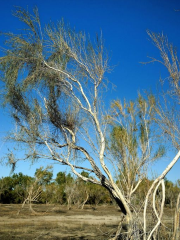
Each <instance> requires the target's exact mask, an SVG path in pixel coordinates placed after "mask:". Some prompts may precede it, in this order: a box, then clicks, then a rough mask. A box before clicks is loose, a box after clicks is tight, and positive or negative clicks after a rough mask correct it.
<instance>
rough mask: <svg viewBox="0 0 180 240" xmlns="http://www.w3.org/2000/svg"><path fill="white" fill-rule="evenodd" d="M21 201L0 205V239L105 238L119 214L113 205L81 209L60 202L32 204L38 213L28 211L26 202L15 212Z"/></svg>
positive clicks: (64, 239)
mask: <svg viewBox="0 0 180 240" xmlns="http://www.w3.org/2000/svg"><path fill="white" fill-rule="evenodd" d="M20 208H21V205H16V204H7V205H6V204H1V205H0V239H1V240H11V239H13V240H17V239H19V240H20V239H21V240H38V239H39V240H40V239H51V240H52V239H54V240H55V239H56V240H60V239H63V240H69V239H76V240H77V239H81V240H82V239H83V240H86V239H87V240H89V239H98V240H101V239H102V240H104V239H108V238H109V236H110V235H112V234H113V233H114V232H115V230H116V228H117V226H118V223H119V220H120V218H121V212H120V211H119V210H118V209H117V208H116V207H114V206H98V207H97V208H96V209H95V208H93V207H92V206H85V207H84V209H83V210H81V209H76V208H72V209H71V210H67V207H66V206H60V205H56V206H54V205H40V204H37V205H33V209H34V210H35V211H36V212H37V213H38V215H35V214H32V213H31V212H30V211H29V208H28V205H25V207H24V208H23V209H22V210H21V212H20V213H19V215H17V212H18V210H19V209H20Z"/></svg>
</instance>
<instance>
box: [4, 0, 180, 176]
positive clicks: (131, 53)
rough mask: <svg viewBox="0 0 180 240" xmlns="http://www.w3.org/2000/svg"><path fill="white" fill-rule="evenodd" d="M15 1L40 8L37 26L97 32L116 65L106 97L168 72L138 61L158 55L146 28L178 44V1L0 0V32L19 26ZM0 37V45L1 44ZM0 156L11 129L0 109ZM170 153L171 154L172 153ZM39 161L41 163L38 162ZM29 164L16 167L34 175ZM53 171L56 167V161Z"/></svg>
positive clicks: (150, 85) (128, 92)
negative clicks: (61, 24) (62, 23)
mask: <svg viewBox="0 0 180 240" xmlns="http://www.w3.org/2000/svg"><path fill="white" fill-rule="evenodd" d="M14 6H21V7H23V8H27V7H28V9H29V10H30V11H31V10H32V8H33V7H34V6H37V7H38V9H39V14H40V18H41V23H42V25H44V24H46V23H49V22H50V21H52V22H57V21H58V20H60V19H61V18H64V20H65V22H67V23H69V24H70V26H71V27H72V28H73V27H75V29H76V30H77V31H79V30H82V31H85V32H86V33H89V34H90V36H91V38H92V39H93V37H95V34H96V33H100V31H102V33H103V38H104V40H105V47H106V48H107V49H108V52H109V56H110V59H111V60H110V65H111V66H115V68H114V69H113V71H112V72H111V73H110V74H109V75H108V78H109V80H110V81H111V82H112V83H114V84H115V85H116V86H117V88H116V90H115V91H114V90H111V89H110V91H109V93H108V99H109V101H110V99H116V98H119V99H123V98H127V99H135V98H136V97H137V92H138V91H142V90H145V89H148V90H149V89H151V90H152V91H154V92H155V90H156V84H157V83H158V80H159V78H160V76H161V77H165V76H168V73H167V72H166V71H165V69H164V68H163V67H162V66H161V65H160V64H158V63H154V64H147V65H142V64H141V63H140V62H146V61H148V58H147V57H148V56H152V57H157V58H158V57H159V53H158V51H157V49H156V48H155V47H154V46H153V45H152V43H151V41H150V40H149V38H148V35H147V33H146V31H147V30H148V29H149V30H151V31H154V32H158V33H162V32H163V33H164V35H167V36H168V39H169V41H170V42H173V44H174V45H175V46H177V48H178V49H180V34H179V26H180V11H177V10H180V1H178V0H164V1H162V0H51V1H50V0H49V1H47V0H7V1H0V17H1V21H0V31H2V32H14V33H16V32H17V30H19V29H22V28H23V26H22V23H20V22H19V21H18V19H16V18H14V17H13V16H12V11H13V9H14ZM2 44H3V42H2V37H1V39H0V46H2ZM0 55H1V53H0ZM0 126H1V128H0V157H2V156H3V155H4V153H5V152H6V149H7V147H9V148H11V145H9V144H4V141H3V139H2V137H3V136H5V133H6V131H8V130H10V129H12V128H13V125H12V121H11V119H10V118H9V117H8V113H7V112H6V111H4V110H2V109H0ZM171 157H173V154H172V155H171ZM169 161H170V159H168V158H166V159H164V160H163V161H161V162H160V163H158V164H156V167H155V171H156V172H157V174H158V173H161V171H162V170H163V169H164V168H165V166H166V165H167V164H168V163H169ZM40 164H41V165H42V164H43V163H42V162H41V163H40ZM38 166H39V165H38V164H36V165H34V166H31V167H30V165H28V164H25V163H24V164H22V165H18V168H17V170H16V171H17V172H19V171H22V172H23V173H24V174H29V175H33V174H34V171H35V169H36V168H37V167H38ZM55 169H56V170H55V172H58V171H60V170H61V168H60V167H58V166H57V165H56V166H55ZM179 172H180V163H177V165H176V166H175V168H174V170H173V171H172V172H171V173H170V174H169V175H168V178H169V179H170V180H172V181H175V180H176V179H178V178H180V173H179ZM9 173H10V169H9V168H7V167H5V166H0V177H2V176H7V175H9Z"/></svg>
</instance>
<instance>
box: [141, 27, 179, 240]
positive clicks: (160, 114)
mask: <svg viewBox="0 0 180 240" xmlns="http://www.w3.org/2000/svg"><path fill="white" fill-rule="evenodd" d="M148 35H149V36H150V38H151V39H152V41H153V44H154V45H155V46H156V47H157V48H158V50H159V52H160V56H161V60H157V59H156V58H151V62H159V63H161V64H163V65H164V66H165V67H166V69H167V70H168V73H169V77H168V78H167V81H166V83H167V85H168V86H166V87H168V90H167V91H164V90H163V91H162V92H161V95H160V96H159V97H158V98H156V100H155V97H154V96H152V95H149V99H154V100H155V101H154V100H153V101H151V103H152V105H151V106H152V108H153V109H154V111H155V115H154V117H153V120H154V121H155V122H156V123H157V125H158V126H159V127H160V129H161V130H162V134H163V135H164V136H165V137H166V138H167V139H168V140H169V142H170V143H172V144H173V146H174V147H175V149H176V150H177V151H178V153H177V154H176V156H175V157H174V159H173V160H172V161H171V162H170V164H169V165H168V166H167V167H166V169H165V170H164V171H163V172H162V173H161V174H160V176H159V177H157V178H156V179H155V180H154V182H153V183H152V185H151V187H150V189H149V190H148V193H147V195H146V199H145V207H144V232H145V233H146V232H147V227H146V219H147V218H146V213H147V206H148V201H149V197H150V196H151V195H153V211H154V213H155V215H156V218H157V222H156V224H155V226H154V228H153V229H152V230H151V231H150V233H149V234H148V236H147V237H146V235H144V240H145V239H148V240H149V239H151V238H152V237H153V238H156V237H157V232H158V229H159V226H160V224H161V220H162V216H163V209H164V204H165V183H164V178H165V176H166V175H167V173H168V172H169V171H170V170H171V169H172V167H173V166H174V165H175V164H176V162H177V161H178V159H179V157H180V148H179V146H180V141H179V140H180V126H179V118H180V115H179V100H180V99H179V97H180V88H179V82H180V81H179V80H180V78H179V77H180V75H179V67H180V64H179V59H178V56H177V51H176V49H175V48H174V47H173V45H172V44H170V43H169V42H168V39H167V37H164V35H163V34H156V33H153V32H150V31H148ZM161 82H162V83H163V81H161ZM160 186H161V187H162V199H161V206H160V209H159V213H158V212H157V209H156V207H155V201H156V198H155V196H156V193H157V191H158V189H159V187H160ZM177 205H179V197H178V198H177ZM177 209H178V207H176V210H177ZM175 216H176V217H177V216H178V214H177V212H176V214H175ZM176 223H177V221H176ZM176 231H177V225H176V228H175V229H174V234H173V238H174V239H175V237H176V236H178V235H177V234H176ZM176 239H178V237H177V238H176Z"/></svg>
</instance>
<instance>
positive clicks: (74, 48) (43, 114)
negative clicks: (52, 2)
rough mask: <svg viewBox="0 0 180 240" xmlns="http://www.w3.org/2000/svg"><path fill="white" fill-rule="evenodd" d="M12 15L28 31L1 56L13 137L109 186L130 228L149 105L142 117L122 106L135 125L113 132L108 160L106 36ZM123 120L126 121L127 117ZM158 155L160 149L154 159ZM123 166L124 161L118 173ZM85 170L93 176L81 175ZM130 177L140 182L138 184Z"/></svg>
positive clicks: (30, 154)
mask: <svg viewBox="0 0 180 240" xmlns="http://www.w3.org/2000/svg"><path fill="white" fill-rule="evenodd" d="M14 15H15V16H16V17H18V18H19V19H20V20H21V21H22V22H24V24H25V25H26V29H25V30H24V31H23V32H21V33H20V34H13V33H6V34H4V35H5V37H6V46H7V50H4V56H3V57H1V58H0V70H1V80H2V81H3V82H4V85H5V91H6V92H5V95H4V99H5V104H7V105H8V106H9V107H10V109H11V113H12V117H13V118H14V120H15V122H16V129H15V131H14V132H13V133H11V134H10V136H9V138H10V139H11V140H13V141H16V142H18V143H21V144H24V146H26V156H25V158H26V159H27V160H28V159H32V160H35V159H38V158H43V159H48V160H53V161H55V162H58V163H60V164H62V165H66V166H69V168H70V169H71V171H72V172H73V173H74V174H75V175H76V176H77V177H79V178H81V179H82V180H84V181H86V182H91V183H93V184H97V185H100V186H103V187H104V188H106V189H107V190H108V191H109V193H110V194H111V196H112V197H113V198H114V200H115V201H116V203H117V204H118V206H119V207H120V209H121V211H122V213H123V214H124V215H125V216H126V217H127V220H128V222H129V223H130V224H129V225H131V223H132V212H131V210H132V208H131V205H130V202H129V199H130V195H131V194H132V193H133V192H134V191H135V190H136V186H138V185H139V182H140V181H141V178H139V179H137V178H136V177H137V176H139V175H138V172H137V171H139V174H140V173H141V167H142V166H144V163H145V164H146V163H147V162H150V161H151V160H152V159H151V157H152V156H153V155H152V153H153V151H151V149H150V145H149V143H150V142H149V124H150V122H149V120H147V118H146V117H147V116H146V115H147V114H148V111H147V110H148V109H149V105H148V103H145V102H144V101H142V102H139V103H138V104H139V112H136V111H135V112H134V108H133V104H134V103H132V102H130V103H129V104H128V105H127V106H128V108H129V109H128V108H126V107H125V108H124V109H125V111H127V112H126V113H125V114H127V113H128V114H129V118H128V121H130V122H131V124H132V127H131V125H128V126H125V125H122V124H121V123H122V122H121V121H119V123H118V127H117V128H115V129H114V134H115V135H114V136H115V137H114V140H116V147H118V148H119V151H120V154H119V156H118V157H119V158H118V160H117V161H114V159H113V158H109V157H107V154H108V151H107V152H106V150H108V147H107V141H106V140H107V136H108V134H107V125H108V124H109V122H111V123H112V121H114V115H113V114H112V115H108V116H107V114H104V115H103V102H102V98H101V97H102V93H103V91H105V90H106V86H107V80H106V72H107V71H108V70H109V67H108V58H107V54H106V51H105V50H104V46H103V42H102V38H101V37H100V38H99V37H97V38H96V42H95V43H92V42H91V41H90V38H89V37H87V36H86V35H85V34H84V33H83V32H78V33H76V32H75V31H74V30H72V29H70V28H69V27H68V26H65V24H64V22H63V21H61V22H59V23H58V24H57V25H53V24H51V25H47V26H45V27H44V28H43V29H42V27H41V24H40V19H39V16H38V12H37V9H35V10H34V14H33V15H32V14H30V13H29V12H28V11H25V10H23V9H21V8H17V10H16V11H15V13H14ZM135 105H136V104H135ZM135 105H134V106H135ZM119 106H120V105H119ZM119 106H118V108H119ZM150 108H151V106H150ZM119 110H120V111H121V110H122V111H123V109H120V108H119V109H118V111H119ZM128 114H127V115H128ZM134 114H135V115H134ZM136 114H141V123H142V124H139V125H137V123H135V122H134V120H136V119H137V116H136ZM121 115H122V114H121ZM117 116H118V117H119V115H117ZM117 116H116V117H117ZM121 117H122V116H121ZM123 118H124V120H126V119H125V118H126V117H125V116H123ZM124 120H123V121H124ZM125 127H126V128H125ZM134 127H137V130H136V129H135V128H134ZM137 132H138V133H140V136H138V134H136V133H137ZM116 133H118V137H119V138H117V137H116ZM138 144H140V145H139V148H138V146H137V145H138ZM139 149H140V151H141V154H140V155H139ZM125 153H127V155H126V156H125V155H123V154H125ZM159 156H161V154H160V155H159V151H158V154H157V156H155V155H154V157H155V158H157V157H159ZM114 157H117V154H114ZM8 158H9V161H10V163H11V164H13V166H15V164H16V162H17V159H16V158H15V157H14V155H13V154H12V153H11V154H9V155H8ZM134 160H135V161H134ZM118 161H119V162H120V161H121V162H122V163H123V162H124V163H125V164H124V166H123V164H121V168H119V169H118V167H119V166H118V165H116V163H117V162H118ZM82 162H83V164H82ZM110 163H111V164H112V165H113V167H114V166H115V167H117V171H119V170H120V173H121V175H122V174H124V176H125V177H128V178H126V180H128V181H129V183H128V184H129V185H128V189H130V192H129V193H128V194H129V196H127V195H126V193H125V192H124V190H123V188H121V187H119V186H118V183H117V182H116V181H115V179H114V176H113V172H112V170H111V169H112V168H111V167H110ZM126 163H127V164H128V167H127V168H126V169H125V165H126ZM134 163H137V166H135V165H136V164H135V165H134ZM134 166H135V168H134ZM82 170H84V171H86V172H88V173H89V174H88V175H84V174H81V171H82ZM125 171H129V173H128V172H127V173H126V172H125ZM133 171H136V172H137V173H136V175H133ZM130 175H132V176H136V177H135V178H134V179H133V178H132V176H130ZM129 176H130V178H129ZM131 181H132V183H131ZM130 184H132V185H130ZM129 229H130V230H132V227H130V228H129ZM117 233H118V234H119V232H117ZM118 234H116V237H115V238H117V237H118ZM133 234H136V229H135V231H134V232H130V233H129V234H128V235H129V238H130V237H132V236H133ZM136 236H137V235H136ZM115 238H114V239H115ZM136 239H137V238H136Z"/></svg>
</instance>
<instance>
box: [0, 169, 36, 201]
mask: <svg viewBox="0 0 180 240" xmlns="http://www.w3.org/2000/svg"><path fill="white" fill-rule="evenodd" d="M32 181H33V178H32V177H29V176H27V175H23V174H22V173H19V174H13V175H12V176H11V177H5V178H1V179H0V201H1V203H22V202H23V200H24V198H25V197H26V196H27V189H28V187H29V186H30V184H31V183H32Z"/></svg>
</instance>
